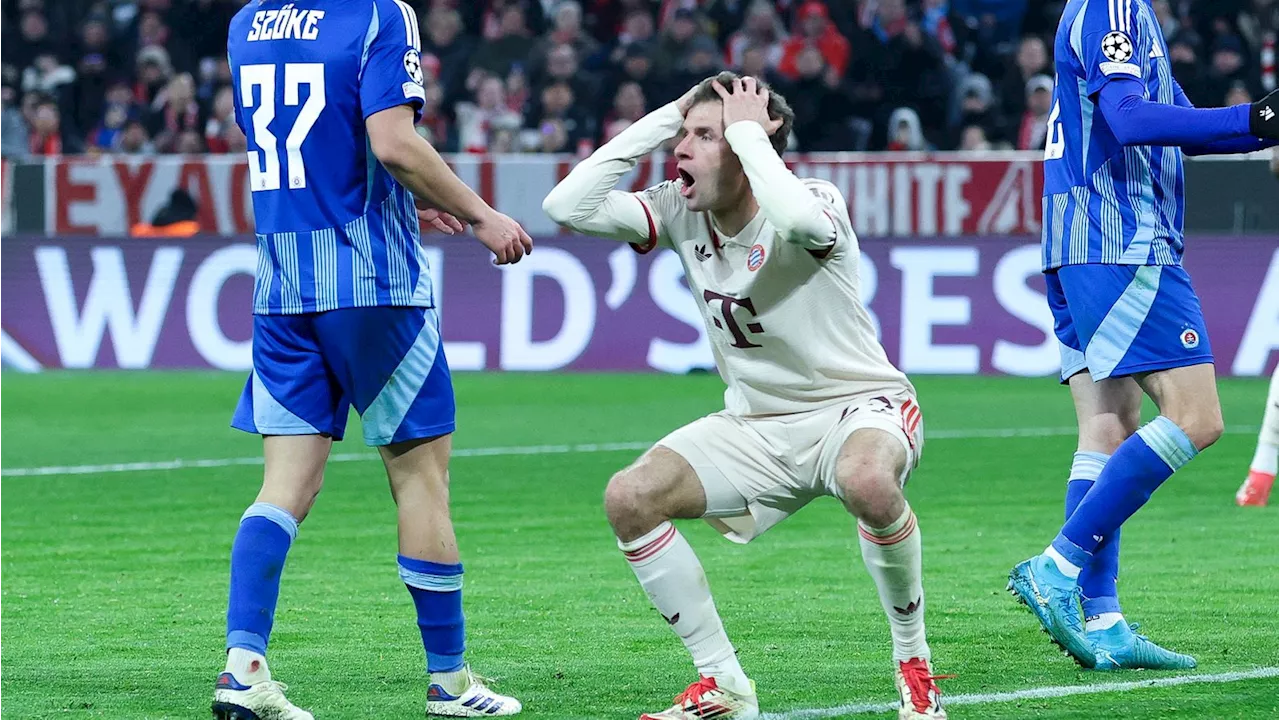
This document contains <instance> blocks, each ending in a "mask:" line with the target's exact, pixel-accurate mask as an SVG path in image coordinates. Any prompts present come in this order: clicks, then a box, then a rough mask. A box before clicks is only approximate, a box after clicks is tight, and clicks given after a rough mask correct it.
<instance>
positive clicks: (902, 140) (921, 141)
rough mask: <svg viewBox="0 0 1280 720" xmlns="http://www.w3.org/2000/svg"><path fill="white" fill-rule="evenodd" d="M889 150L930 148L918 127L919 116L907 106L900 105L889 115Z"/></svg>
mask: <svg viewBox="0 0 1280 720" xmlns="http://www.w3.org/2000/svg"><path fill="white" fill-rule="evenodd" d="M888 149H889V150H893V151H904V152H913V151H922V150H932V149H933V148H931V147H930V146H929V144H928V143H927V142H926V141H925V138H924V132H923V131H922V130H921V129H920V116H919V115H918V114H916V111H915V110H912V109H911V108H909V107H900V108H898V109H897V110H894V111H893V113H892V114H890V115H889V145H888Z"/></svg>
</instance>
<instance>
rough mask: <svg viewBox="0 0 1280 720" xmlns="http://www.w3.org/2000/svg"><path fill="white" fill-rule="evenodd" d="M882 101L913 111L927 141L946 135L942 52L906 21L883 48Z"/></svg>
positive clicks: (946, 92)
mask: <svg viewBox="0 0 1280 720" xmlns="http://www.w3.org/2000/svg"><path fill="white" fill-rule="evenodd" d="M885 49H886V51H887V66H886V68H885V88H886V93H885V100H886V101H887V102H888V103H889V104H890V105H893V106H906V107H910V108H912V109H914V110H915V111H916V112H917V113H918V115H917V118H919V117H923V118H925V120H926V122H925V124H924V127H923V131H924V132H925V134H926V135H928V136H929V137H930V138H941V137H943V136H944V135H945V131H946V120H947V104H948V99H949V97H950V76H949V75H948V73H947V68H946V61H945V59H944V56H943V54H942V48H941V46H939V45H938V43H937V41H936V40H934V39H933V38H931V37H929V36H928V35H926V34H925V33H924V31H923V30H922V29H921V28H920V25H919V23H916V22H914V21H908V22H907V23H906V24H905V25H903V26H902V31H901V32H899V33H898V34H896V35H895V36H893V37H892V38H890V39H889V41H888V43H887V44H886V46H885Z"/></svg>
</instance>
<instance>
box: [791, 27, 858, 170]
mask: <svg viewBox="0 0 1280 720" xmlns="http://www.w3.org/2000/svg"><path fill="white" fill-rule="evenodd" d="M795 64H796V73H797V76H796V79H795V80H794V81H791V82H785V83H784V84H783V85H782V87H781V88H780V91H781V92H782V94H783V95H784V96H785V97H787V98H789V100H790V102H791V109H792V110H793V111H794V112H795V123H794V125H793V126H792V130H793V132H794V133H795V137H796V149H797V150H799V151H800V152H817V151H822V150H842V149H847V148H849V147H850V146H851V143H852V140H851V137H850V133H849V128H848V117H849V115H850V113H849V111H848V108H849V103H848V100H847V99H846V96H845V93H844V92H842V91H841V89H840V86H839V78H838V77H837V75H836V71H835V69H834V68H832V67H830V66H828V65H827V64H826V58H825V57H823V54H822V52H821V51H820V50H818V48H817V47H807V48H805V49H804V50H802V51H801V52H800V54H799V56H797V57H796V61H795Z"/></svg>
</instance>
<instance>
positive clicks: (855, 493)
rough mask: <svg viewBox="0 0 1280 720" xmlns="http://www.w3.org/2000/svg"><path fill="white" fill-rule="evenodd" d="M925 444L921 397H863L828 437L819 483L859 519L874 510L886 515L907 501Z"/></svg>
mask: <svg viewBox="0 0 1280 720" xmlns="http://www.w3.org/2000/svg"><path fill="white" fill-rule="evenodd" d="M923 446H924V421H923V415H922V413H921V410H920V406H919V404H918V403H917V402H916V400H915V398H913V397H911V396H910V395H899V396H888V395H884V396H875V397H868V398H860V399H858V400H856V401H854V402H853V403H851V404H850V405H849V406H847V407H845V408H842V409H841V415H840V417H839V418H838V420H837V421H836V422H834V423H832V427H831V430H830V432H829V434H828V435H827V437H826V438H824V439H823V442H822V450H821V453H820V455H819V464H818V468H817V470H818V478H819V482H820V483H821V485H822V486H823V487H824V488H826V490H827V492H829V493H830V494H832V495H833V496H835V497H836V498H837V499H839V500H840V501H841V502H842V503H844V504H845V507H847V508H849V509H850V510H851V511H853V512H854V513H855V514H857V515H859V517H861V516H862V515H863V514H864V513H866V512H867V511H868V510H869V509H871V510H873V511H874V512H877V513H880V512H885V511H886V506H887V505H892V504H894V503H895V498H898V499H900V498H901V489H902V486H903V485H905V484H906V482H907V479H908V477H910V474H911V471H912V470H913V469H914V468H915V466H916V465H917V464H918V463H919V461H920V455H921V452H922V451H923ZM890 510H891V509H890ZM899 510H900V508H899Z"/></svg>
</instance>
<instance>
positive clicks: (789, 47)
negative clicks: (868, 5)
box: [778, 0, 905, 79]
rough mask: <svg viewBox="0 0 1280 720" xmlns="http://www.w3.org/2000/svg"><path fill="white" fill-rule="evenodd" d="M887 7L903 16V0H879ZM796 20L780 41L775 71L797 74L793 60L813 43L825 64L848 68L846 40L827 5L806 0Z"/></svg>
mask: <svg viewBox="0 0 1280 720" xmlns="http://www.w3.org/2000/svg"><path fill="white" fill-rule="evenodd" d="M886 7H888V8H889V10H888V12H889V13H890V14H892V13H893V12H897V11H901V12H902V15H903V17H905V10H902V8H903V0H882V1H881V8H882V9H884V8H886ZM796 23H797V26H798V27H797V31H796V32H795V33H794V34H793V35H792V36H791V38H790V39H789V40H787V42H786V43H785V44H784V45H783V48H782V58H781V59H780V60H779V61H778V72H779V73H780V74H781V75H782V76H783V77H786V78H789V79H795V78H797V77H798V76H799V74H800V73H799V68H798V67H797V66H796V62H797V60H798V58H799V56H800V53H801V52H802V51H803V50H804V49H805V48H807V47H815V48H817V49H818V51H819V52H821V53H822V58H823V60H824V61H825V62H826V64H827V65H830V66H831V67H832V68H834V69H835V72H836V74H837V75H839V76H840V77H844V74H845V71H846V70H848V68H849V53H850V48H849V40H848V39H846V38H845V36H844V35H841V34H840V31H839V30H837V29H836V27H835V25H833V24H832V23H831V17H830V15H829V14H828V12H827V6H826V5H825V4H823V3H822V2H820V1H819V0H807V1H806V2H805V3H804V4H803V5H801V6H800V9H799V10H798V11H797V13H796Z"/></svg>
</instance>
